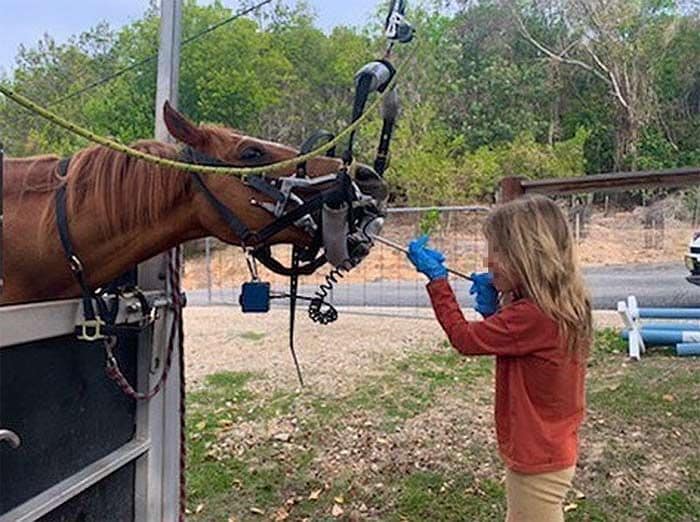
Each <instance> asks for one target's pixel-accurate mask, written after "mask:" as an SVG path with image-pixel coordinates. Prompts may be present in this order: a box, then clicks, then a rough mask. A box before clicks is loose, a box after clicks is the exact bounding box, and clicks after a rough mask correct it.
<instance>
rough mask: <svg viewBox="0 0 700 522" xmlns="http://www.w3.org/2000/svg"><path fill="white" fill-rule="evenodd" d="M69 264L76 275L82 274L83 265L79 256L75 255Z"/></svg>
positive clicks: (69, 260)
mask: <svg viewBox="0 0 700 522" xmlns="http://www.w3.org/2000/svg"><path fill="white" fill-rule="evenodd" d="M68 264H69V265H70V269H71V270H72V271H73V272H74V273H76V274H79V273H82V271H83V263H81V262H80V259H78V256H76V255H75V254H74V255H72V256H70V258H69V259H68Z"/></svg>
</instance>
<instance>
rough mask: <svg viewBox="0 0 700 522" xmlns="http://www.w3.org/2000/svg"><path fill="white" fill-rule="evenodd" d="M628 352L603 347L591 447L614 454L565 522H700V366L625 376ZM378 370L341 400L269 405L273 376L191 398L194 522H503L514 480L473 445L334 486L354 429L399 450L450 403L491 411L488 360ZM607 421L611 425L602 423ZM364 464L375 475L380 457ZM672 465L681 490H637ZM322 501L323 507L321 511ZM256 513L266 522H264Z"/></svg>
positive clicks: (652, 362) (242, 376) (585, 473)
mask: <svg viewBox="0 0 700 522" xmlns="http://www.w3.org/2000/svg"><path fill="white" fill-rule="evenodd" d="M625 351H626V345H625V343H624V342H622V341H621V340H620V339H619V338H618V336H617V333H616V332H614V331H612V330H606V331H602V332H599V333H598V334H597V335H596V345H595V348H594V350H593V351H592V354H591V359H590V365H589V394H588V407H589V410H590V413H591V414H590V417H591V418H592V419H593V420H592V421H591V424H590V425H587V427H586V437H587V439H584V441H583V443H584V444H597V445H598V446H599V447H601V448H602V452H601V454H600V460H599V461H597V464H596V465H595V466H589V467H588V468H585V467H584V468H583V469H579V472H578V473H577V477H576V479H575V486H576V487H577V488H579V489H582V490H583V491H585V494H586V497H585V498H584V499H580V500H577V499H573V498H572V499H571V502H575V503H576V508H575V509H574V510H572V511H570V512H569V513H567V517H566V519H567V521H581V522H583V521H614V522H617V521H637V520H640V521H649V522H685V521H694V520H700V458H698V457H697V449H696V448H697V447H699V446H700V406H699V404H700V396H699V393H700V365H698V362H697V361H695V360H680V359H677V358H670V357H666V356H664V355H650V356H648V357H646V358H645V359H643V360H642V361H641V362H640V363H636V364H634V363H629V362H626V357H625ZM378 370H380V371H377V373H376V374H372V375H367V376H366V378H365V379H364V380H362V381H361V382H359V383H358V384H357V385H356V386H355V387H354V388H353V389H351V390H349V391H346V392H345V393H344V394H342V395H341V394H336V395H323V394H320V393H316V392H314V391H313V390H308V389H307V390H305V391H303V392H302V393H297V392H291V391H284V390H278V391H275V392H272V393H266V394H264V395H259V394H256V393H253V392H252V391H250V386H249V385H250V383H251V381H252V380H254V379H259V378H263V377H262V376H258V375H254V374H250V373H221V374H216V375H213V376H211V377H209V378H208V379H207V381H206V385H205V387H204V388H203V389H202V390H200V391H198V392H195V393H191V394H190V395H189V397H188V408H189V409H188V449H189V457H188V458H189V463H188V471H187V477H188V488H189V506H190V509H191V510H195V509H196V507H197V505H199V504H203V505H204V508H203V510H202V511H201V512H200V513H198V514H196V515H192V519H193V520H197V521H200V520H201V521H208V520H211V521H214V520H217V521H218V520H224V521H225V520H228V517H230V516H235V517H236V518H237V520H269V519H271V518H274V513H275V511H276V510H278V509H280V508H282V507H283V506H285V502H287V501H290V502H291V503H292V505H291V506H290V505H287V506H286V507H285V508H284V509H287V510H288V511H289V513H290V518H289V519H288V520H302V519H303V518H309V519H310V520H320V521H325V520H348V519H349V517H350V514H351V513H353V516H355V517H356V518H359V519H360V520H365V519H371V520H386V521H389V522H400V521H406V520H409V521H423V520H435V521H443V520H444V521H450V520H455V521H456V520H473V521H491V520H503V518H504V516H505V498H504V495H505V492H504V488H503V485H502V483H501V482H500V478H501V476H502V468H500V467H498V466H496V467H492V471H491V472H489V473H487V475H486V476H484V475H480V476H477V475H475V474H474V473H473V472H472V471H470V470H472V469H476V468H478V465H479V464H480V463H483V462H484V461H495V460H496V457H495V456H494V455H493V454H491V453H490V452H491V451H492V450H491V449H486V448H483V449H480V447H474V446H470V445H466V446H464V447H467V448H472V449H469V450H468V451H467V454H464V453H462V454H461V455H459V454H458V453H459V452H457V451H456V452H455V455H454V459H453V460H450V461H449V462H441V463H440V464H439V465H435V466H433V467H431V468H429V469H427V470H426V469H420V470H419V469H413V468H410V467H409V468H406V467H403V468H399V467H395V466H391V465H383V466H382V467H380V468H377V469H374V470H373V471H372V472H371V473H367V472H365V473H363V474H357V473H354V472H353V470H352V468H349V469H344V468H343V469H336V470H334V472H333V473H331V474H330V475H329V474H328V469H329V468H328V466H330V465H331V464H330V463H329V462H328V461H327V458H328V455H330V456H331V458H332V455H333V452H337V451H342V449H344V448H342V447H339V448H336V447H332V448H331V447H329V446H328V445H329V444H331V441H332V440H333V434H334V433H336V432H337V433H343V432H344V431H343V430H345V429H346V425H347V422H348V419H351V418H361V419H371V420H372V425H371V427H370V428H367V430H368V431H367V430H366V431H367V433H369V434H370V435H371V436H372V437H376V438H378V437H384V438H387V437H389V436H390V435H391V434H395V433H397V430H400V429H402V427H403V426H404V425H406V423H408V422H410V421H411V419H413V418H414V417H416V416H417V415H420V414H421V413H423V412H425V411H427V410H428V409H430V408H433V407H435V406H436V403H437V402H438V401H437V399H438V398H439V397H443V396H444V395H445V394H448V395H452V396H455V397H467V398H469V399H468V400H469V401H472V400H473V401H484V400H490V397H491V389H490V388H491V386H492V378H491V377H492V373H493V361H492V360H491V359H489V358H464V357H461V356H459V355H457V354H455V353H454V352H451V351H449V350H447V349H445V350H438V351H434V350H424V351H421V350H417V351H416V352H415V353H413V354H412V355H409V356H407V357H405V358H403V359H401V360H397V361H395V362H392V363H390V364H389V365H388V366H387V367H385V368H381V369H378ZM290 419H295V422H298V426H299V427H300V429H299V431H298V432H295V434H294V436H293V438H292V440H291V441H290V442H289V443H283V442H279V441H275V440H273V439H272V438H270V437H267V436H261V437H259V438H258V439H257V441H256V442H255V443H254V444H251V445H249V446H247V445H245V444H243V443H242V441H240V440H239V441H238V444H237V445H236V444H234V446H235V448H236V449H235V450H234V451H229V452H219V453H216V452H214V453H212V448H213V447H215V446H216V445H217V441H218V439H219V437H220V436H221V433H222V431H223V432H224V433H225V429H224V428H225V426H233V427H239V426H244V425H247V426H249V427H251V426H252V428H251V429H252V430H253V433H265V430H267V429H268V428H267V427H268V426H269V425H271V423H275V422H289V421H290ZM466 420H467V419H466V418H465V422H466ZM599 420H602V421H603V422H602V424H600V425H599V424H596V423H595V422H593V421H596V422H597V421H599ZM273 425H274V424H273ZM634 431H641V432H642V433H643V437H642V438H641V439H637V442H636V443H634V444H632V443H630V438H629V434H630V433H632V432H634ZM679 434H680V436H679ZM234 437H235V435H234ZM432 442H433V441H428V444H430V443H432ZM370 446H371V444H370V445H369V446H368V447H370ZM430 447H432V446H430ZM652 450H653V451H652ZM368 451H369V450H368ZM394 451H396V452H399V453H400V454H402V455H403V458H404V460H405V461H408V462H410V461H411V455H412V452H413V451H414V449H413V448H411V447H408V446H406V447H401V446H399V447H398V448H395V449H394ZM659 454H660V455H661V458H659ZM458 457H463V458H466V462H465V461H463V460H458ZM321 458H323V459H326V460H324V462H321V461H320V459H321ZM357 458H358V459H360V458H361V459H365V460H366V461H367V462H370V461H371V455H370V454H363V455H359V456H358V457H357ZM659 460H660V461H661V463H662V464H665V465H668V466H672V469H673V470H675V471H676V472H677V473H675V475H674V477H673V480H672V482H670V483H666V481H665V479H664V478H663V477H660V478H659V479H658V483H656V485H655V488H654V491H652V492H649V491H646V490H645V487H644V483H643V482H641V481H635V480H633V479H635V478H636V477H637V476H638V474H639V473H641V472H642V471H643V470H645V469H647V470H648V469H653V466H655V465H658V463H659ZM364 469H366V468H364ZM611 477H623V478H625V479H629V484H628V485H627V486H626V487H624V488H618V489H615V488H612V487H610V484H611V482H610V481H611V480H612V478H611ZM319 489H320V490H321V491H322V493H321V494H320V495H319V498H318V499H315V500H314V499H309V498H308V497H309V494H310V493H311V492H312V491H315V490H319ZM339 497H342V501H343V502H342V504H340V506H341V507H342V509H343V511H344V515H343V516H342V517H338V518H336V517H333V516H332V515H331V509H332V508H333V505H334V503H335V501H334V499H335V498H339ZM290 499H291V500H290ZM253 507H255V508H258V509H261V510H263V512H264V515H262V516H261V515H256V514H253V513H252V512H251V511H250V510H251V508H253ZM360 507H363V508H365V509H364V510H363V511H359V509H360Z"/></svg>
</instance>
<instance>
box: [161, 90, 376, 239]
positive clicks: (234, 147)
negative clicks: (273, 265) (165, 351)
mask: <svg viewBox="0 0 700 522" xmlns="http://www.w3.org/2000/svg"><path fill="white" fill-rule="evenodd" d="M164 120H165V124H166V127H167V129H168V131H169V132H170V134H171V135H172V136H173V137H174V138H175V139H177V140H178V141H179V142H181V143H183V144H185V145H187V146H188V147H189V148H191V149H194V150H195V151H197V152H198V153H200V154H201V155H203V156H204V157H209V158H214V159H215V160H218V161H219V162H221V163H224V164H226V165H230V166H234V167H258V166H265V165H271V164H274V163H278V162H281V161H285V160H290V159H293V158H295V157H297V156H298V155H299V151H298V150H297V149H294V148H292V147H289V146H286V145H282V144H279V143H274V142H271V141H266V140H261V139H258V138H253V137H250V136H246V135H244V134H241V133H240V132H237V131H235V130H233V129H230V128H227V127H222V126H214V125H196V124H194V123H193V122H191V121H190V120H189V119H187V118H186V117H185V116H183V115H182V114H181V113H179V112H178V111H176V110H175V109H174V108H173V107H172V106H171V105H170V104H169V103H166V104H165V106H164ZM342 166H343V163H342V161H341V160H339V159H336V158H330V157H325V156H321V157H316V158H313V159H310V160H308V161H307V162H306V166H305V171H304V173H305V175H307V176H308V178H309V179H313V178H322V179H324V180H328V182H327V183H325V182H324V183H319V184H318V185H316V186H313V187H309V186H307V187H301V188H300V192H301V194H297V193H295V194H294V196H295V197H299V196H301V197H302V198H303V197H304V192H306V195H308V196H311V195H313V193H314V192H317V191H320V190H323V189H325V188H327V187H328V185H329V184H331V183H332V181H333V180H332V179H330V178H332V177H333V176H334V175H335V174H337V173H338V172H339V171H340V170H341V169H342ZM295 173H296V168H295V167H294V166H291V167H289V168H287V169H282V170H277V171H275V172H274V174H271V176H275V178H274V179H276V180H280V179H284V178H287V179H289V178H290V177H291V176H293V175H294V174H295ZM201 179H202V181H203V184H204V186H205V189H204V191H205V192H206V191H207V190H208V191H209V192H211V194H212V195H214V196H215V197H216V199H218V200H219V201H220V202H221V203H222V204H223V205H224V206H225V207H226V208H227V209H230V210H232V211H234V212H235V213H236V217H237V218H238V219H240V220H241V221H242V222H243V223H244V224H245V227H247V228H248V229H249V230H264V229H265V227H268V226H270V225H271V224H273V223H274V222H275V220H277V219H278V218H279V217H280V216H279V215H275V213H274V211H273V210H272V209H273V207H274V205H275V203H278V201H275V198H274V194H272V196H271V195H270V194H271V193H270V192H268V193H265V192H264V191H262V192H261V191H260V190H259V189H256V188H255V187H254V186H251V185H250V184H249V183H246V182H245V181H243V180H241V179H240V178H238V177H231V176H226V175H218V174H209V175H202V176H201ZM295 179H296V178H295ZM319 181H320V179H319ZM352 181H353V183H354V185H355V186H356V187H357V188H358V189H359V191H360V192H361V193H362V194H363V195H364V196H367V197H369V198H371V199H372V200H373V201H374V202H375V203H376V205H377V207H378V208H380V209H381V210H382V211H383V209H384V208H385V205H386V201H387V198H388V189H387V184H386V182H385V181H384V180H383V179H382V178H381V177H380V176H379V175H377V174H376V172H375V171H374V170H373V169H372V168H370V167H368V166H366V165H362V164H359V165H357V166H356V167H355V168H354V169H353V173H352ZM200 188H201V187H200ZM258 188H259V187H258ZM277 188H278V189H279V188H280V186H279V185H278V186H277ZM195 197H196V198H198V199H197V203H196V208H197V215H198V218H199V220H200V222H201V225H202V227H203V228H204V229H206V231H207V232H208V233H209V234H211V235H213V236H215V237H217V238H219V239H221V240H223V241H225V242H227V243H231V244H241V243H242V242H243V241H242V238H241V237H240V235H241V234H237V233H236V232H235V231H234V230H232V227H231V226H230V224H229V223H227V222H226V220H225V219H222V213H221V211H220V209H217V208H216V207H217V205H216V204H212V199H211V197H209V196H207V195H206V194H203V193H201V192H200V194H198V195H196V196H195ZM299 201H300V200H298V199H297V200H296V202H292V203H293V204H295V205H299V204H300V203H299ZM297 225H298V223H297ZM312 242H313V234H312V233H310V230H309V229H308V228H306V229H304V228H303V227H299V226H288V227H285V228H284V229H282V230H280V231H279V232H277V233H275V234H274V235H273V236H272V237H270V238H269V240H268V238H265V243H266V244H267V245H270V244H276V243H290V244H294V245H297V246H301V247H308V246H309V245H310V244H311V243H312ZM255 246H259V245H255ZM326 250H328V244H326Z"/></svg>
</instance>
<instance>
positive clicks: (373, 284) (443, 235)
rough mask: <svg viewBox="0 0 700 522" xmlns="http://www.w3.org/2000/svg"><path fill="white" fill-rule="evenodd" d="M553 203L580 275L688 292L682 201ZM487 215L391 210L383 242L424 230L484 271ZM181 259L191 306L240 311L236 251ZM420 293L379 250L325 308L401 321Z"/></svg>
mask: <svg viewBox="0 0 700 522" xmlns="http://www.w3.org/2000/svg"><path fill="white" fill-rule="evenodd" d="M684 198H685V199H684ZM558 201H559V203H560V205H561V206H562V208H563V209H564V210H565V212H566V214H567V215H568V218H569V222H570V224H571V228H572V232H573V234H574V238H575V241H576V243H577V244H578V254H579V258H580V260H581V262H582V264H583V266H584V269H586V270H590V271H592V272H593V273H594V275H595V273H596V270H600V269H602V268H604V267H610V266H611V265H614V266H620V267H621V266H632V265H634V266H639V267H642V268H643V267H645V266H646V267H647V268H648V269H650V270H653V268H654V267H655V266H657V265H663V266H673V267H675V268H674V270H676V272H674V278H675V279H678V284H679V285H686V286H687V283H685V281H684V277H683V275H684V270H685V269H684V267H683V263H684V255H685V253H686V252H687V251H688V243H689V242H690V241H691V240H692V236H693V233H694V231H695V227H696V225H697V222H698V214H699V212H698V209H697V205H695V206H693V205H692V204H690V205H689V204H688V202H687V198H686V197H685V195H682V196H680V195H676V196H675V197H669V198H664V199H661V200H659V201H657V202H655V203H653V204H644V205H633V204H627V203H625V204H620V203H618V202H616V201H612V202H611V201H609V200H607V199H602V198H601V199H600V200H599V201H596V202H595V204H593V202H591V201H587V200H585V199H580V198H577V197H566V198H559V199H558ZM691 203H692V202H691ZM489 210H490V209H489V208H488V207H483V206H479V207H476V206H471V207H436V208H396V209H392V210H391V211H390V215H389V217H388V219H387V221H386V225H385V228H384V230H383V232H382V235H383V236H384V237H386V238H387V239H390V240H392V241H394V242H396V243H398V244H401V245H406V244H407V243H408V242H409V241H410V240H411V239H412V238H415V237H417V236H418V235H419V234H420V233H421V230H424V229H426V228H429V229H430V230H431V234H430V237H431V240H430V245H432V246H433V247H434V248H437V249H439V250H440V251H442V252H444V254H445V257H446V258H447V262H448V264H449V265H450V266H451V267H452V268H454V269H456V270H459V271H461V272H465V273H471V272H477V271H482V270H484V269H485V264H486V263H485V257H486V250H487V249H486V243H485V240H484V237H483V232H482V229H483V224H484V220H485V218H486V215H487V213H488V211H489ZM273 251H274V253H275V255H276V256H277V257H278V258H280V259H282V260H284V261H285V262H286V263H289V259H290V254H291V250H290V248H289V247H287V246H279V247H274V248H273ZM186 258H187V264H186V271H185V279H184V284H185V288H186V289H187V290H188V295H189V296H190V303H192V304H194V305H207V304H238V295H239V290H240V285H241V284H242V283H243V282H245V281H248V280H249V279H250V273H249V270H248V267H247V264H246V261H245V257H244V255H243V252H242V251H241V249H240V248H237V247H232V246H229V245H225V244H223V243H221V242H220V241H218V240H215V239H212V238H208V239H206V240H200V241H196V242H193V243H190V244H189V245H188V246H187V249H186ZM259 269H260V275H261V278H262V279H263V280H266V281H270V282H271V283H272V287H273V291H275V292H286V291H287V290H288V285H289V282H288V280H287V279H286V278H284V277H280V276H277V275H275V274H272V273H270V272H268V271H267V270H266V269H264V268H263V267H260V268H259ZM329 271H330V268H329V267H324V268H323V269H321V270H319V272H318V273H317V274H315V275H313V276H309V277H304V278H302V279H301V280H300V292H301V294H303V295H308V296H312V295H313V294H314V293H315V291H316V290H317V289H318V287H319V285H320V284H322V283H323V282H324V276H325V275H326V274H328V272H329ZM453 282H454V285H455V286H456V290H457V294H458V296H459V297H460V300H461V301H462V304H463V305H465V306H469V305H471V299H470V297H469V292H468V288H469V286H468V285H469V284H468V282H466V281H459V280H457V279H453ZM603 284H604V283H603ZM424 286H425V278H424V276H422V275H421V274H419V273H417V272H416V271H415V269H414V268H413V267H412V265H411V264H410V263H408V261H407V260H406V258H405V255H404V254H403V253H401V252H397V251H396V250H394V249H391V248H389V247H387V246H385V245H382V244H377V245H376V246H375V247H374V248H373V250H372V252H371V253H370V255H369V256H368V257H367V258H366V259H365V260H364V261H363V262H362V263H361V264H360V265H359V266H358V267H356V268H355V269H354V270H353V271H351V272H350V273H348V274H346V275H345V276H344V277H343V278H342V279H341V280H340V281H339V282H338V283H337V284H335V285H334V286H333V290H332V292H331V293H330V301H331V302H332V303H333V304H334V305H336V306H347V307H361V308H362V307H366V308H386V309H388V312H387V313H390V314H392V313H406V311H407V310H408V311H418V310H420V309H423V308H425V307H427V306H428V305H429V301H428V296H427V293H426V292H425V289H424ZM633 291H634V289H630V292H633ZM624 293H625V289H621V290H620V294H621V295H620V296H619V298H623V297H625V295H623V294H624ZM279 304H280V305H281V304H282V303H279Z"/></svg>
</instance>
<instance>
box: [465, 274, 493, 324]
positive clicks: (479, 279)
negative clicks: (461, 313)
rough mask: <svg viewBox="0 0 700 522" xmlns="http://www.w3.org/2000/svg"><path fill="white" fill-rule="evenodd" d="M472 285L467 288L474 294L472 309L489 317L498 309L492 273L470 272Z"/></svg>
mask: <svg viewBox="0 0 700 522" xmlns="http://www.w3.org/2000/svg"><path fill="white" fill-rule="evenodd" d="M471 277H472V279H473V283H472V287H471V289H470V290H469V293H470V294H471V295H475V294H476V306H475V307H474V310H476V311H477V312H479V313H480V314H481V315H483V316H484V317H489V316H490V315H493V314H495V313H496V312H497V311H498V290H496V287H495V286H493V274H491V273H490V272H485V273H483V274H472V275H471Z"/></svg>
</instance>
